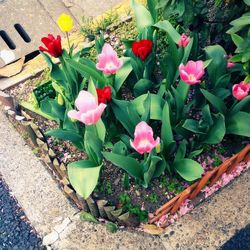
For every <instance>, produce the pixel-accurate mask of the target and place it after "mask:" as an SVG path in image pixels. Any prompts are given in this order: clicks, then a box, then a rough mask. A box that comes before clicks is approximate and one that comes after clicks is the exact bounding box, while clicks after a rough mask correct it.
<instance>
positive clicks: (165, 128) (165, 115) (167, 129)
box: [161, 101, 174, 151]
mask: <svg viewBox="0 0 250 250" xmlns="http://www.w3.org/2000/svg"><path fill="white" fill-rule="evenodd" d="M161 139H162V141H163V148H164V151H165V150H166V149H167V147H168V146H169V145H170V144H171V143H172V142H174V137H173V132H172V127H171V122H170V116H169V105H168V102H167V101H166V102H165V105H164V107H163V110H162V125H161Z"/></svg>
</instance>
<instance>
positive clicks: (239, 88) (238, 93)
mask: <svg viewBox="0 0 250 250" xmlns="http://www.w3.org/2000/svg"><path fill="white" fill-rule="evenodd" d="M249 91H250V83H245V82H240V83H238V84H234V85H233V88H232V93H233V96H234V97H235V98H236V99H237V100H239V101H240V100H242V99H244V98H245V97H246V96H247V95H248V93H249Z"/></svg>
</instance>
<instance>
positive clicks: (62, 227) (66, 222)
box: [54, 217, 71, 234]
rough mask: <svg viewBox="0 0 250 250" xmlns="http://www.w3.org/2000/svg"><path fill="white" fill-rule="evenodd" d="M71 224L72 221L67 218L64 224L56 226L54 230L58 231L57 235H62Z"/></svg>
mask: <svg viewBox="0 0 250 250" xmlns="http://www.w3.org/2000/svg"><path fill="white" fill-rule="evenodd" d="M70 222H71V220H70V219H69V218H68V217H67V218H65V219H64V220H63V222H62V223H61V224H59V225H56V226H55V227H54V229H55V230H56V231H57V233H59V234H60V233H61V232H62V231H63V230H64V229H65V228H66V227H67V226H68V225H69V223H70Z"/></svg>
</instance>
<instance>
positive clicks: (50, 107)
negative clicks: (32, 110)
mask: <svg viewBox="0 0 250 250" xmlns="http://www.w3.org/2000/svg"><path fill="white" fill-rule="evenodd" d="M40 109H41V111H42V112H43V113H46V114H48V115H49V116H52V117H55V118H54V120H57V122H59V120H61V121H63V120H64V115H65V107H64V106H61V105H59V104H58V103H57V101H56V100H54V99H49V98H46V99H44V100H42V101H41V103H40Z"/></svg>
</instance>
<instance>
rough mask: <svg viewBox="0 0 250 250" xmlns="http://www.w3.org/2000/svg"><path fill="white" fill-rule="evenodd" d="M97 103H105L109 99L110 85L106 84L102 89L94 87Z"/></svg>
mask: <svg viewBox="0 0 250 250" xmlns="http://www.w3.org/2000/svg"><path fill="white" fill-rule="evenodd" d="M96 92H97V96H98V103H99V104H100V103H106V102H107V101H110V100H111V87H110V86H107V87H104V88H103V89H99V88H96Z"/></svg>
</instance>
